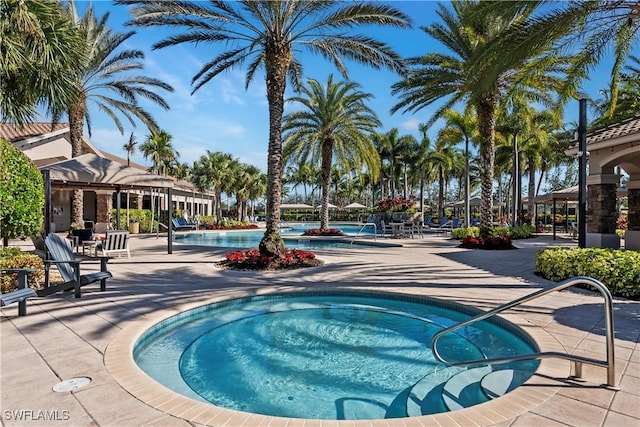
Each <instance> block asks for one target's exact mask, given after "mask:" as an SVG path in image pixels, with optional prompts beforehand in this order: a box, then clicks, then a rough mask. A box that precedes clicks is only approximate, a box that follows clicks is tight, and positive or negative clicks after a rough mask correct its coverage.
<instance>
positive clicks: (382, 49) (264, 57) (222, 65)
mask: <svg viewBox="0 0 640 427" xmlns="http://www.w3.org/2000/svg"><path fill="white" fill-rule="evenodd" d="M117 3H119V4H127V5H136V7H134V8H133V9H132V10H131V13H132V15H133V24H135V25H141V26H162V27H167V26H172V27H182V28H185V29H186V32H184V33H182V34H176V35H172V36H169V37H168V38H166V39H164V40H162V41H160V42H158V43H156V44H155V45H154V48H155V49H159V48H164V47H168V46H174V45H178V44H181V43H196V44H202V45H209V44H216V45H221V46H223V49H224V51H223V52H222V53H220V54H219V55H217V56H216V57H214V58H212V60H211V61H209V62H207V63H206V64H205V65H204V66H203V67H202V68H201V69H200V70H199V71H198V72H197V73H196V74H195V76H194V77H193V80H192V82H193V84H194V86H195V87H194V91H196V90H198V89H199V88H201V87H202V86H203V85H205V84H207V83H208V82H209V81H211V79H213V78H214V77H216V76H217V75H219V74H220V73H222V72H225V71H228V70H231V69H234V68H239V67H241V66H243V65H244V64H248V69H247V75H246V85H247V86H248V85H249V84H250V83H251V81H252V80H253V78H254V77H255V75H256V73H257V71H258V69H259V68H261V67H264V69H265V72H266V76H265V77H266V88H267V102H268V106H269V107H268V108H269V145H268V164H267V180H268V181H267V182H268V185H267V224H266V225H267V228H266V231H265V235H264V237H263V238H262V240H261V242H260V252H261V253H262V254H263V255H268V256H274V255H282V254H283V253H284V242H283V240H282V238H281V237H280V199H281V191H282V177H281V174H282V134H281V132H282V116H283V113H284V94H285V90H286V85H287V78H288V79H289V81H291V82H292V84H293V86H294V89H296V90H297V89H298V88H299V86H300V80H301V75H302V64H301V63H300V62H299V60H298V58H297V56H296V55H297V54H298V53H299V52H301V51H303V50H304V51H307V52H310V53H313V54H320V55H322V56H323V57H325V58H326V59H328V60H330V61H332V62H333V64H334V65H335V66H336V68H337V69H338V70H339V71H340V73H341V74H342V75H343V76H344V77H345V78H346V77H347V70H346V67H345V64H344V62H343V58H348V59H350V60H354V61H356V62H359V63H362V64H365V65H369V66H372V67H374V68H380V67H386V68H389V69H391V70H394V71H398V72H400V71H403V69H404V62H403V61H402V60H401V58H400V57H399V56H398V55H397V54H396V53H395V52H394V51H393V50H391V49H390V48H389V47H388V46H387V45H386V44H385V43H383V42H380V41H378V40H376V39H374V38H372V37H370V36H366V35H355V34H350V33H349V31H348V30H349V29H352V28H357V27H361V26H365V25H385V26H392V27H397V28H407V27H409V18H408V17H407V16H406V15H404V14H403V13H401V12H400V11H398V10H396V9H395V8H393V7H391V6H389V5H383V4H380V3H367V2H357V3H352V4H347V3H342V2H339V1H335V0H329V1H313V0H305V1H298V0H281V1H271V0H242V1H236V2H223V1H217V2H210V3H204V2H198V1H189V2H187V1H162V2H158V1H154V0H119V1H117Z"/></svg>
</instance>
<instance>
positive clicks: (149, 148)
mask: <svg viewBox="0 0 640 427" xmlns="http://www.w3.org/2000/svg"><path fill="white" fill-rule="evenodd" d="M172 139H173V136H172V135H171V134H169V133H168V132H167V131H164V130H161V131H158V132H151V133H150V134H149V135H147V138H146V140H145V141H144V142H143V143H142V145H141V146H140V152H141V153H142V155H143V156H144V158H145V159H150V160H151V162H152V163H153V166H152V171H153V173H156V174H159V175H164V176H166V175H168V173H169V169H168V167H167V165H168V164H170V162H172V161H175V160H176V159H177V158H178V157H179V154H178V153H177V152H176V151H175V150H174V148H173V144H172V143H171V140H172Z"/></svg>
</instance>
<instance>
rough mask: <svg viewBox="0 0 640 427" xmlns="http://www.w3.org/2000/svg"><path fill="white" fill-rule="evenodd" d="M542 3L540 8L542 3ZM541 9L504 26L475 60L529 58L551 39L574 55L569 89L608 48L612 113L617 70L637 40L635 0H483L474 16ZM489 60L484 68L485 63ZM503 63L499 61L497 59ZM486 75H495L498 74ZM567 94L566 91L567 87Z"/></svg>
mask: <svg viewBox="0 0 640 427" xmlns="http://www.w3.org/2000/svg"><path fill="white" fill-rule="evenodd" d="M542 7H544V9H542ZM540 9H542V10H541V13H540V14H538V15H537V16H534V17H533V18H532V19H528V20H525V21H521V22H519V23H517V25H514V26H513V27H512V28H510V29H509V31H508V32H507V33H505V35H504V37H501V38H499V39H495V40H492V41H491V43H490V46H489V48H488V49H487V50H486V52H485V55H484V57H483V58H481V61H480V62H479V64H478V66H479V68H484V69H486V70H487V71H489V72H490V71H491V69H494V68H496V67H495V65H498V67H497V68H500V67H502V66H504V65H505V64H506V63H507V62H511V61H520V60H522V59H526V58H530V57H531V54H535V53H536V52H539V51H540V49H541V47H542V48H544V47H546V46H547V45H548V44H550V43H553V44H554V48H555V49H554V50H556V51H560V52H562V51H566V50H569V51H570V54H571V55H572V56H573V61H572V66H571V68H570V69H569V70H568V74H567V77H568V78H567V79H566V86H567V87H568V88H570V89H572V88H575V87H577V86H578V85H579V83H580V82H581V80H583V79H584V78H586V77H588V75H589V72H590V71H591V70H593V69H594V68H595V66H596V65H597V64H599V63H601V62H602V61H603V59H604V57H605V55H606V54H607V53H612V54H613V61H612V62H611V81H610V87H609V91H610V94H611V97H610V101H611V102H610V104H609V115H613V113H614V111H615V107H616V104H617V100H618V94H619V92H618V91H619V84H618V83H619V81H620V77H621V75H622V74H621V71H622V70H623V67H624V65H625V63H626V61H627V59H628V57H629V54H630V53H631V52H633V50H634V49H637V44H638V42H639V41H640V11H639V8H638V2H637V1H634V0H621V1H609V0H595V1H585V2H552V1H548V0H547V1H544V0H535V1H530V0H518V1H510V2H484V3H483V5H482V8H480V10H479V12H480V13H479V14H478V16H479V18H480V19H482V18H483V17H486V16H491V15H493V14H494V13H495V12H496V11H500V13H505V12H509V11H516V10H525V11H526V13H532V12H534V11H537V10H540ZM490 63H491V64H493V65H492V66H491V67H489V68H487V67H486V65H487V64H490ZM501 64H502V65H501ZM487 77H489V78H492V77H493V78H494V77H497V74H490V75H488V76H487ZM568 93H569V94H570V92H568Z"/></svg>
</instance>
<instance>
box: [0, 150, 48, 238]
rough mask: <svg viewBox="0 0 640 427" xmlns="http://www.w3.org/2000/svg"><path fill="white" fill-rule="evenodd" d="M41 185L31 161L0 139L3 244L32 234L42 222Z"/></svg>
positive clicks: (1, 229)
mask: <svg viewBox="0 0 640 427" xmlns="http://www.w3.org/2000/svg"><path fill="white" fill-rule="evenodd" d="M43 208H44V183H43V180H42V174H40V171H39V170H38V168H37V167H36V165H34V164H33V163H32V162H31V160H30V159H29V158H28V157H27V156H26V155H25V154H24V153H22V152H21V151H20V150H18V149H17V148H15V147H14V146H13V145H12V144H11V143H10V142H8V141H5V140H4V139H0V236H1V237H2V239H3V240H4V241H5V242H6V241H7V240H9V239H15V238H16V237H20V236H29V235H32V234H36V233H38V232H39V231H40V229H41V228H42V223H43V220H44V215H43Z"/></svg>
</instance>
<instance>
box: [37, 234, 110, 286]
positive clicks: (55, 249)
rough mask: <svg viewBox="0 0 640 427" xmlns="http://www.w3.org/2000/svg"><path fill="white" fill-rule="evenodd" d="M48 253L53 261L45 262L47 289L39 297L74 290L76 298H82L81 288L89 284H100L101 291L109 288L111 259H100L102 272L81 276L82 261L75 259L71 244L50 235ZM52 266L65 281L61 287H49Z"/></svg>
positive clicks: (46, 240)
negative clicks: (108, 269)
mask: <svg viewBox="0 0 640 427" xmlns="http://www.w3.org/2000/svg"><path fill="white" fill-rule="evenodd" d="M44 243H45V245H46V246H47V252H48V254H49V256H50V257H51V258H52V259H45V260H44V271H45V287H44V289H41V290H39V291H38V292H37V293H38V296H45V295H51V294H54V293H56V292H60V291H66V290H69V289H74V293H75V297H76V298H80V295H81V292H80V287H81V286H84V285H88V284H89V283H94V282H98V281H99V282H100V290H101V291H104V290H105V289H106V287H107V279H108V278H110V277H113V275H112V274H111V273H110V272H109V271H107V262H108V261H109V257H100V271H97V272H95V273H89V274H85V275H82V274H80V260H78V259H75V258H74V256H73V250H72V249H71V244H70V243H69V242H68V241H67V240H66V239H64V238H62V237H60V236H58V235H57V234H54V233H50V234H49V235H48V236H47V238H46V239H45V241H44ZM51 264H55V266H56V267H57V268H58V271H59V272H60V275H61V276H62V279H63V280H64V283H61V284H59V285H55V286H50V285H49V270H50V268H51Z"/></svg>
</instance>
